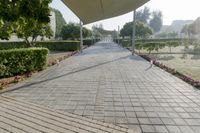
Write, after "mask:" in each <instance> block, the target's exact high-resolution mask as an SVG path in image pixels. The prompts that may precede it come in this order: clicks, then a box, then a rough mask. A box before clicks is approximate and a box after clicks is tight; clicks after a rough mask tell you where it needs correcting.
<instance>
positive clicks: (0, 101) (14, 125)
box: [0, 96, 134, 133]
mask: <svg viewBox="0 0 200 133" xmlns="http://www.w3.org/2000/svg"><path fill="white" fill-rule="evenodd" d="M0 131H1V133H4V132H5V133H134V131H133V130H130V129H128V128H127V127H124V126H115V125H112V124H107V123H103V122H99V121H96V120H90V119H88V118H84V117H81V116H78V115H73V114H70V113H63V112H59V111H56V110H52V109H49V108H44V107H42V106H38V105H35V104H31V103H27V102H23V101H18V100H15V99H13V98H9V97H4V96H2V97H0Z"/></svg>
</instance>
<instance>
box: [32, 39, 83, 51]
mask: <svg viewBox="0 0 200 133" xmlns="http://www.w3.org/2000/svg"><path fill="white" fill-rule="evenodd" d="M36 47H45V48H48V49H49V50H50V51H76V50H79V49H80V42H79V41H44V42H37V44H36Z"/></svg>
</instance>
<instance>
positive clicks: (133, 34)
mask: <svg viewBox="0 0 200 133" xmlns="http://www.w3.org/2000/svg"><path fill="white" fill-rule="evenodd" d="M135 29H136V10H134V11H133V33H132V55H134V54H135Z"/></svg>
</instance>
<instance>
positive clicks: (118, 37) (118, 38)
mask: <svg viewBox="0 0 200 133" xmlns="http://www.w3.org/2000/svg"><path fill="white" fill-rule="evenodd" d="M117 40H118V45H119V43H120V27H119V25H118V32H117Z"/></svg>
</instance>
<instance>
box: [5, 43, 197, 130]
mask: <svg viewBox="0 0 200 133" xmlns="http://www.w3.org/2000/svg"><path fill="white" fill-rule="evenodd" d="M149 66H150V65H149V63H148V62H146V61H145V60H143V59H142V58H141V57H138V56H132V55H131V53H130V52H129V51H128V50H126V49H123V48H120V47H118V46H117V45H116V44H113V43H98V44H96V45H95V46H92V47H90V48H88V49H86V50H84V52H83V53H82V54H78V55H76V56H73V57H71V58H69V59H67V60H65V61H64V62H62V63H61V64H60V65H59V66H54V67H52V68H50V69H48V70H46V71H44V72H42V73H41V74H39V75H38V76H36V77H34V78H33V79H31V80H29V81H26V82H24V83H21V84H18V85H17V86H14V87H13V88H14V89H15V91H11V92H7V93H4V95H7V96H10V97H14V98H16V99H20V100H23V101H28V102H32V103H37V104H40V105H44V106H47V107H51V108H54V109H58V110H61V111H64V112H69V113H73V114H77V115H80V116H84V117H88V118H92V119H95V120H100V121H103V122H108V123H114V124H121V125H127V126H129V128H134V129H135V130H141V131H142V132H167V133H168V132H181V133H184V132H187V133H198V132H199V130H200V96H199V95H200V94H199V90H197V89H194V88H193V87H192V86H190V85H188V84H186V83H185V82H183V81H181V80H180V79H178V78H176V77H174V76H172V75H170V74H169V73H167V72H165V71H163V70H161V69H159V68H157V67H153V68H149ZM11 89H12V88H11Z"/></svg>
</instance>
